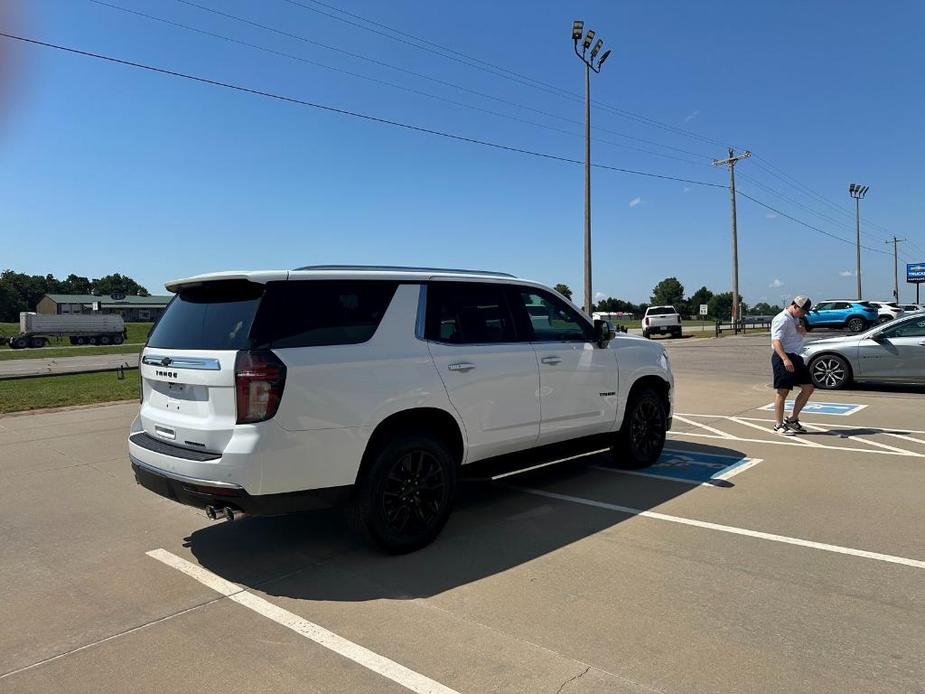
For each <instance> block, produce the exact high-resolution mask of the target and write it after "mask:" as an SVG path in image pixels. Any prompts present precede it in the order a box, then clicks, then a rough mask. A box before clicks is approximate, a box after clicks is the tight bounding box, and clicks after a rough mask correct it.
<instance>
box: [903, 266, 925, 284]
mask: <svg viewBox="0 0 925 694" xmlns="http://www.w3.org/2000/svg"><path fill="white" fill-rule="evenodd" d="M906 282H911V283H913V284H918V283H919V282H925V263H908V264H907V265H906Z"/></svg>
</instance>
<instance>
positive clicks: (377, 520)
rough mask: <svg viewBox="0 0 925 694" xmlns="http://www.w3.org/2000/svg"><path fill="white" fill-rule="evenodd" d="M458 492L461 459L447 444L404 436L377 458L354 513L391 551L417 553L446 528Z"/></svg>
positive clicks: (356, 522)
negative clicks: (457, 471)
mask: <svg viewBox="0 0 925 694" xmlns="http://www.w3.org/2000/svg"><path fill="white" fill-rule="evenodd" d="M455 492H456V461H455V460H454V458H453V456H452V454H451V453H450V452H449V450H448V449H447V447H446V446H445V445H444V444H443V442H442V441H440V440H439V439H436V438H433V437H431V436H429V435H427V434H423V433H422V434H406V435H401V436H398V437H396V438H395V439H393V440H392V441H391V442H389V443H388V444H386V445H385V446H384V447H383V448H382V450H381V451H380V452H379V454H378V455H377V456H376V458H375V459H374V460H373V462H372V464H371V466H370V468H369V469H368V471H367V473H366V474H365V476H364V479H363V481H362V482H361V483H360V484H359V485H358V489H357V493H356V495H355V499H354V503H353V504H352V506H351V509H350V511H351V514H350V515H351V518H352V520H353V524H354V525H355V526H356V527H358V528H359V529H360V530H362V531H364V533H365V534H366V535H367V536H369V537H370V538H371V539H372V540H373V541H374V542H375V543H376V544H378V545H379V546H380V547H382V548H383V549H384V550H386V551H387V552H391V553H394V554H401V553H405V552H411V551H414V550H416V549H420V548H421V547H424V546H425V545H427V544H429V543H430V542H431V541H433V539H434V538H435V537H436V536H437V535H438V534H439V533H440V531H441V530H442V529H443V526H444V525H445V524H446V521H447V519H448V518H449V515H450V511H451V510H452V506H453V499H454V497H455Z"/></svg>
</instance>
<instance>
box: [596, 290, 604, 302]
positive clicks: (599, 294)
mask: <svg viewBox="0 0 925 694" xmlns="http://www.w3.org/2000/svg"><path fill="white" fill-rule="evenodd" d="M606 298H607V295H606V294H605V293H604V292H594V300H595V301H603V300H604V299H606Z"/></svg>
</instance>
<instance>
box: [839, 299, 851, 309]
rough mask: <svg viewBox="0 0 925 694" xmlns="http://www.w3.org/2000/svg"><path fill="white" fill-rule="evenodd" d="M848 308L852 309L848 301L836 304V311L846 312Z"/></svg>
mask: <svg viewBox="0 0 925 694" xmlns="http://www.w3.org/2000/svg"><path fill="white" fill-rule="evenodd" d="M846 308H851V304H850V303H849V302H847V301H836V302H835V309H836V310H838V311H842V310H844V309H846Z"/></svg>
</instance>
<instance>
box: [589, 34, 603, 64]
mask: <svg viewBox="0 0 925 694" xmlns="http://www.w3.org/2000/svg"><path fill="white" fill-rule="evenodd" d="M603 45H604V42H603V41H602V40H601V39H598V40H597V43H595V44H594V48H592V49H591V60H594V57H595V56H596V55H597V54H598V53H599V52H600V50H601V46H603Z"/></svg>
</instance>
